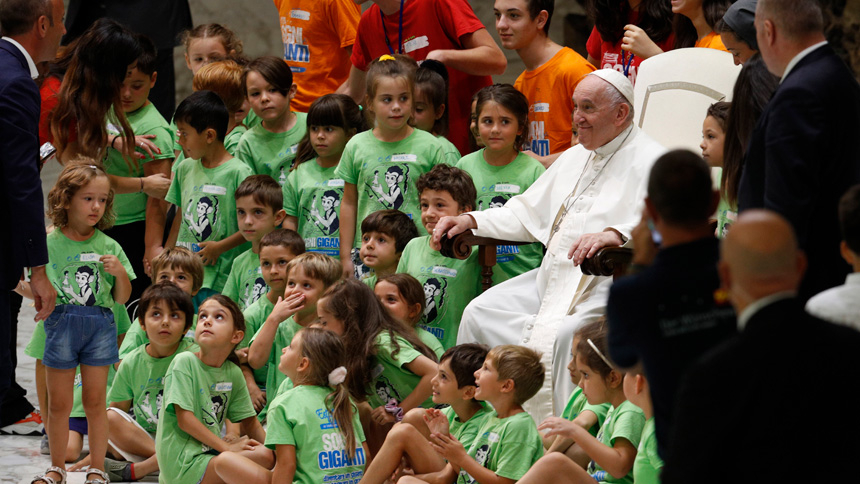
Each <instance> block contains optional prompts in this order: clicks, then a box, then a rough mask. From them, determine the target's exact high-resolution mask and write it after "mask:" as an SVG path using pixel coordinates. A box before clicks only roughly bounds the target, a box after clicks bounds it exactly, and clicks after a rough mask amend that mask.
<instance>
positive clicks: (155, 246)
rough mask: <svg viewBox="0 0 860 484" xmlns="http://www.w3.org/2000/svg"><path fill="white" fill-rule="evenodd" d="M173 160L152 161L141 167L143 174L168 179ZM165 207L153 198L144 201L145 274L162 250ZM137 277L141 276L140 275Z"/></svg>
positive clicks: (161, 202) (163, 203)
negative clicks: (163, 176)
mask: <svg viewBox="0 0 860 484" xmlns="http://www.w3.org/2000/svg"><path fill="white" fill-rule="evenodd" d="M171 163H173V158H167V159H160V160H153V161H150V162H149V163H146V164H144V165H143V174H144V175H146V176H149V175H155V174H157V173H160V174H162V175H165V176H166V177H168V178H169V177H170V165H171ZM166 211H167V205H166V203H165V202H163V201H161V200H159V199H158V198H155V197H148V198H147V199H146V231H145V235H144V245H145V252H144V255H143V267H144V269H145V271H146V272H147V273H149V272H150V271H151V269H150V265H149V264H150V262H152V259H155V258H156V257H157V256H158V254H160V253H161V251H162V250H164V247H163V246H162V245H161V242H162V239H163V238H164V224H165V223H166V219H165V213H166ZM139 276H141V277H142V276H143V274H140V275H139Z"/></svg>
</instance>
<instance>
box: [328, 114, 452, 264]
mask: <svg viewBox="0 0 860 484" xmlns="http://www.w3.org/2000/svg"><path fill="white" fill-rule="evenodd" d="M445 160H446V157H445V151H444V149H443V147H442V143H440V142H439V140H437V139H436V137H435V136H433V135H432V134H430V133H427V132H426V131H421V130H420V129H415V130H413V131H412V134H410V135H409V136H407V137H406V138H404V139H402V140H400V141H394V142H385V141H380V140H378V139H376V137H375V136H373V132H372V131H364V132H362V133H358V134H357V135H355V136H353V137H352V139H350V140H349V142H347V143H346V148H344V150H343V155H341V157H340V163H338V165H337V169H336V170H335V176H336V177H338V178H342V179H343V181H344V182H346V183H351V184H353V185H355V189H356V191H357V193H358V200H357V203H356V217H355V224H356V225H355V240H354V241H353V244H352V246H353V247H360V246H361V221H362V220H364V219H365V217H367V216H368V215H370V214H371V213H373V212H376V211H377V210H384V209H389V208H394V209H397V210H400V211H401V212H403V213H405V214H406V215H409V218H411V219H412V220H413V221H414V222H415V226H416V227H418V233H419V234H421V235H426V234H427V231H426V230H424V225H423V224H422V223H421V208H420V206H419V203H418V189H417V188H416V187H415V183H416V182H417V181H418V177H420V176H421V175H423V174H425V173H427V172H428V171H430V170H431V169H432V168H433V167H434V166H436V165H438V164H439V163H444V162H445Z"/></svg>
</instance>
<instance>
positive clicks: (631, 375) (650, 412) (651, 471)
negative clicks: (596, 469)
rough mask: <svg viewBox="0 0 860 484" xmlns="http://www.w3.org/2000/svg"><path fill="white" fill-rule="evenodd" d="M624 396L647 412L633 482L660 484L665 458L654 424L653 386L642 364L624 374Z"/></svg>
mask: <svg viewBox="0 0 860 484" xmlns="http://www.w3.org/2000/svg"><path fill="white" fill-rule="evenodd" d="M623 385H624V386H623V388H624V396H625V397H627V400H630V403H632V404H633V405H636V406H637V407H639V408H641V409H642V413H644V414H645V419H646V420H645V427H643V428H642V438H641V440H639V449H638V450H637V452H636V460H635V461H633V482H636V483H638V484H658V483H659V482H660V472H661V471H662V469H663V460H662V459H660V455H659V454H658V453H657V433H656V431H655V426H654V406H653V405H652V404H651V387H650V386H649V385H648V379H647V378H645V370H644V368H643V366H642V364H641V363H640V364H637V365H636V366H634V367H633V368H631V369H629V370H627V373H626V374H625V375H624V382H623Z"/></svg>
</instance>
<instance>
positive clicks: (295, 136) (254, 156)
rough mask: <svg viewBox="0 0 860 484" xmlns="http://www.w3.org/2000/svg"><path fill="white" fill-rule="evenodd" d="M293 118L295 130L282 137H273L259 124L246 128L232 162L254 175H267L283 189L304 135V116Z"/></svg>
mask: <svg viewBox="0 0 860 484" xmlns="http://www.w3.org/2000/svg"><path fill="white" fill-rule="evenodd" d="M295 114H296V124H295V126H293V127H292V129H290V130H287V131H284V132H283V133H273V132H271V131H269V130H267V129H266V128H264V127H263V125H262V124H260V125H257V126H254V127H253V128H248V131H247V132H245V134H243V135H242V139H241V140H239V145H238V146H237V147H236V158H239V159H240V160H242V161H244V162H245V163H247V164H248V166H249V167H251V171H253V172H254V173H255V174H257V175H269V176H271V177H272V178H274V179H275V181H277V182H278V183H279V184H280V185H281V186H284V184H285V183H286V182H287V175H288V174H289V173H290V167H292V166H293V162H294V161H295V159H296V152H297V151H298V149H299V141H301V140H302V136H304V135H305V133H306V132H307V131H308V126H307V124H308V123H307V117H308V115H307V114H305V113H295Z"/></svg>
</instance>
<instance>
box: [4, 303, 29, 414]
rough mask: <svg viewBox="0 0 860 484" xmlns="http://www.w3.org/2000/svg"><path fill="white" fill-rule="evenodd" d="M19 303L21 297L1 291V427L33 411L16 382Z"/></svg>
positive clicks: (23, 391)
mask: <svg viewBox="0 0 860 484" xmlns="http://www.w3.org/2000/svg"><path fill="white" fill-rule="evenodd" d="M21 301H22V298H21V296H19V295H18V294H15V293H14V292H11V291H8V292H7V291H0V367H2V370H0V375H2V380H0V401H2V404H0V427H5V426H7V425H10V424H13V423H15V422H17V421H19V420H21V419H22V418H24V417H26V416H27V415H28V414H29V413H30V412H32V411H33V405H32V404H30V402H29V401H28V400H27V397H26V395H27V390H24V389H23V388H22V387H21V385H19V384H18V383H17V382H16V381H15V367H17V366H18V355H17V351H16V346H17V341H18V312H19V311H20V310H21ZM7 328H8V330H7ZM3 390H5V394H4V393H3Z"/></svg>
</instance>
